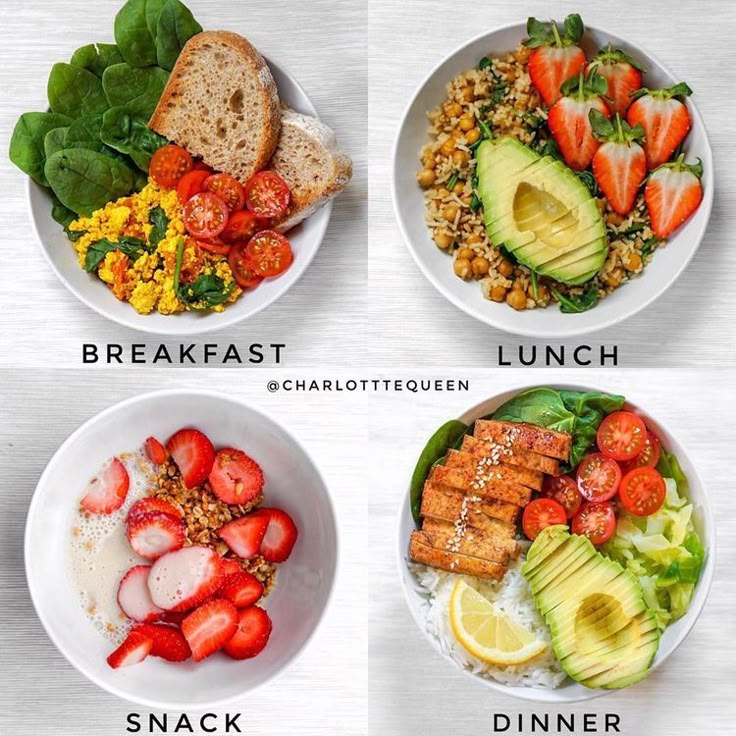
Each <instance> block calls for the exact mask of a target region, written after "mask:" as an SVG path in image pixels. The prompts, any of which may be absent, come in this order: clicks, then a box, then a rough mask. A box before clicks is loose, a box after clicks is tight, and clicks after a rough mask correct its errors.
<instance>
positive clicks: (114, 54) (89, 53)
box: [69, 43, 124, 79]
mask: <svg viewBox="0 0 736 736" xmlns="http://www.w3.org/2000/svg"><path fill="white" fill-rule="evenodd" d="M122 61H124V59H123V55H122V54H121V53H120V49H118V47H117V46H116V45H115V44H114V43H89V44H87V45H86V46H81V47H80V48H78V49H77V50H76V51H75V52H74V53H73V54H72V58H71V59H70V60H69V63H70V64H71V65H72V66H78V67H81V68H82V69H86V70H87V71H88V72H92V74H94V75H95V76H96V77H99V78H100V79H102V73H103V72H104V71H105V69H107V67H109V66H112V65H113V64H120V62H122Z"/></svg>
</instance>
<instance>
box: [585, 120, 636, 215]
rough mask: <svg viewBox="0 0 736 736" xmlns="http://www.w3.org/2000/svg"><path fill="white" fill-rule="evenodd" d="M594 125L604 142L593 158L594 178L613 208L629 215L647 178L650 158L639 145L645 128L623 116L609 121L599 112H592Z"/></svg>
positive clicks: (594, 129)
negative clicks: (633, 123)
mask: <svg viewBox="0 0 736 736" xmlns="http://www.w3.org/2000/svg"><path fill="white" fill-rule="evenodd" d="M590 124H591V127H592V128H593V135H594V136H595V138H596V139H597V140H599V141H600V142H601V146H600V148H599V149H598V150H597V151H596V152H595V156H593V176H595V180H596V181H597V182H598V186H599V187H600V189H601V191H602V192H603V194H605V195H606V198H607V199H608V202H609V204H610V205H611V207H613V209H614V210H616V212H618V213H619V214H620V215H628V214H629V212H631V210H632V209H633V207H634V201H635V200H636V193H637V191H638V189H639V186H640V185H641V183H642V182H643V181H644V177H646V175H647V157H646V155H645V154H644V149H643V148H642V147H641V145H639V144H640V142H641V140H642V138H643V137H644V129H643V128H642V127H641V125H636V126H635V127H633V128H632V127H630V126H629V124H628V123H627V122H626V121H625V120H622V119H621V116H620V115H616V116H615V117H614V118H613V119H611V120H609V119H608V118H607V117H606V116H605V115H602V114H601V113H599V112H598V110H591V111H590Z"/></svg>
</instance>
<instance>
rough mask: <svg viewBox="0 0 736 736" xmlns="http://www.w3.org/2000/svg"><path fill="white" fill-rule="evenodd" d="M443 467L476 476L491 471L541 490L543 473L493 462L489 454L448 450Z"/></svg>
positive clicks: (522, 484) (534, 489) (503, 478)
mask: <svg viewBox="0 0 736 736" xmlns="http://www.w3.org/2000/svg"><path fill="white" fill-rule="evenodd" d="M445 467H447V468H459V469H462V470H470V471H472V472H474V473H475V474H476V475H478V476H483V475H487V474H488V473H489V472H493V474H494V475H495V476H499V475H500V476H501V478H500V479H499V480H506V481H509V482H510V483H518V484H519V485H521V486H526V487H527V488H531V489H532V490H533V491H541V490H542V481H543V480H544V475H543V474H542V473H540V472H539V471H537V470H527V469H526V468H518V467H516V466H514V465H506V464H505V463H503V462H500V463H496V464H494V463H493V461H492V459H491V458H490V457H489V456H485V455H472V454H471V453H469V452H458V451H457V450H448V452H447V455H446V456H445Z"/></svg>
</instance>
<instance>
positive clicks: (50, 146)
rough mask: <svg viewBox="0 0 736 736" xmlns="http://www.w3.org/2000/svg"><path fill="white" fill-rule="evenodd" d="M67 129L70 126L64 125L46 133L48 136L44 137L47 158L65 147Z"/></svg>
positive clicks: (44, 149) (44, 150)
mask: <svg viewBox="0 0 736 736" xmlns="http://www.w3.org/2000/svg"><path fill="white" fill-rule="evenodd" d="M67 130H69V128H68V127H67V126H64V127H62V128H54V129H53V130H50V131H49V132H48V133H46V137H45V138H44V139H43V152H44V154H45V156H46V158H48V157H49V156H52V155H53V154H55V153H56V152H57V151H61V149H62V148H64V138H65V137H66V132H67Z"/></svg>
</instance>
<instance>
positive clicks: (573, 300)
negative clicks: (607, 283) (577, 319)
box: [552, 283, 599, 314]
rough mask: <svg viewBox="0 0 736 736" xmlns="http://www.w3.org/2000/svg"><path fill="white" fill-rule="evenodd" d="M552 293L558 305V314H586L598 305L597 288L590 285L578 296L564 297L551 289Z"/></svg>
mask: <svg viewBox="0 0 736 736" xmlns="http://www.w3.org/2000/svg"><path fill="white" fill-rule="evenodd" d="M552 293H553V294H554V295H555V299H557V301H558V302H559V303H560V312H563V313H564V314H580V313H581V312H587V311H588V310H589V309H593V307H594V306H595V305H596V304H598V299H599V296H598V287H597V286H596V285H595V284H594V283H592V284H590V286H588V288H587V289H586V290H585V291H584V292H583V293H582V294H580V296H565V295H564V294H562V293H560V292H559V291H558V290H557V289H555V288H554V287H552Z"/></svg>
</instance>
